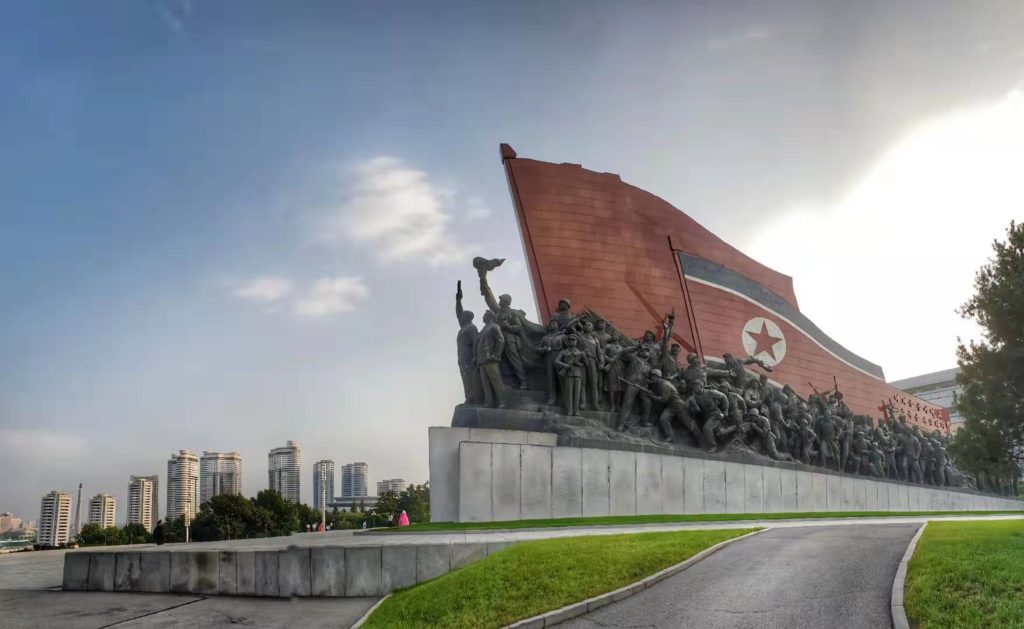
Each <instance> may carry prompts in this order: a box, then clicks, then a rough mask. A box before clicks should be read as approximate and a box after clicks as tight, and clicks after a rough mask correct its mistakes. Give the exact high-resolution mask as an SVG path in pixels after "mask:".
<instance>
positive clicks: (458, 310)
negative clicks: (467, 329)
mask: <svg viewBox="0 0 1024 629" xmlns="http://www.w3.org/2000/svg"><path fill="white" fill-rule="evenodd" d="M465 312H466V311H465V310H464V309H463V308H462V280H459V283H458V288H456V290H455V318H456V320H458V322H459V326H462V317H463V313H465Z"/></svg>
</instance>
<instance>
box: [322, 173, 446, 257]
mask: <svg viewBox="0 0 1024 629" xmlns="http://www.w3.org/2000/svg"><path fill="white" fill-rule="evenodd" d="M351 174H352V177H351V179H350V181H349V184H350V188H349V189H350V193H349V194H348V195H347V197H346V198H345V199H344V200H343V201H342V203H341V204H340V206H339V207H338V208H336V209H335V210H333V211H332V216H331V217H330V219H329V220H328V221H327V224H326V229H325V230H324V232H323V233H321V234H320V236H322V237H326V238H328V239H331V240H345V239H348V240H354V241H357V242H361V243H364V244H365V245H367V246H369V247H371V248H373V249H374V250H375V251H376V253H377V255H378V256H379V257H380V259H382V260H384V261H398V262H411V261H425V262H428V263H429V264H432V265H438V264H445V263H451V262H457V261H460V260H462V259H464V258H465V255H466V253H465V250H464V248H463V247H462V246H461V245H460V244H458V243H457V242H456V240H455V238H454V237H453V235H452V234H451V232H450V230H449V228H448V223H449V222H451V218H452V217H451V214H450V213H449V210H448V207H449V206H450V204H451V202H452V200H453V198H454V196H455V193H454V192H453V191H452V190H449V189H447V188H443V187H441V186H439V185H437V184H435V183H433V182H432V181H430V179H429V178H428V177H427V173H425V172H423V171H421V170H415V169H413V168H410V167H409V166H407V165H405V163H403V162H402V161H401V160H399V159H396V158H393V157H376V158H374V159H371V160H367V161H365V162H362V163H360V164H358V165H357V166H356V167H355V168H354V169H353V170H352V173H351Z"/></svg>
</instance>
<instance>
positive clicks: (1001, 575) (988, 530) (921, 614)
mask: <svg viewBox="0 0 1024 629" xmlns="http://www.w3.org/2000/svg"><path fill="white" fill-rule="evenodd" d="M904 593H905V603H904V604H905V606H906V610H907V618H908V619H909V620H910V623H911V625H912V626H914V625H917V626H920V627H931V628H937V627H1024V521H1020V520H1009V521H1002V522H998V521H997V522H931V523H929V524H928V528H926V529H925V530H924V535H922V536H921V540H920V542H919V543H918V545H917V550H916V552H915V553H914V558H913V559H912V560H911V562H910V566H909V570H908V574H907V582H906V586H905V590H904Z"/></svg>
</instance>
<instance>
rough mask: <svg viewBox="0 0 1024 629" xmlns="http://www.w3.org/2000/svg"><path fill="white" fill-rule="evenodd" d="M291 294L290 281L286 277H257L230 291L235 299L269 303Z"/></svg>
mask: <svg viewBox="0 0 1024 629" xmlns="http://www.w3.org/2000/svg"><path fill="white" fill-rule="evenodd" d="M291 292H292V281H291V280H290V279H288V278H286V277H270V276H268V277H257V278H254V279H251V280H249V281H248V282H246V283H245V284H242V285H241V286H238V287H237V288H235V290H233V291H232V294H233V295H234V296H235V297H238V298H240V299H249V300H252V301H263V302H271V301H278V300H280V299H283V298H285V297H287V296H288V295H289V294H291Z"/></svg>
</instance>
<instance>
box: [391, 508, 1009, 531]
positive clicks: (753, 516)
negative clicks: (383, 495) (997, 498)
mask: <svg viewBox="0 0 1024 629" xmlns="http://www.w3.org/2000/svg"><path fill="white" fill-rule="evenodd" d="M997 513H1014V514H1019V515H1024V511H853V512H842V511H828V512H814V513H728V514H727V513H717V514H715V513H712V514H701V515H621V516H607V517H595V518H559V519H557V520H509V521H505V522H424V523H422V524H413V525H412V526H408V527H403V528H401V529H398V528H391V529H376V530H375V532H383V533H407V532H413V531H424V532H437V531H464V530H479V531H482V530H487V529H526V528H547V527H559V526H594V525H601V524H665V523H672V522H727V521H730V520H789V519H793V518H878V517H900V516H907V515H993V514H997Z"/></svg>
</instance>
